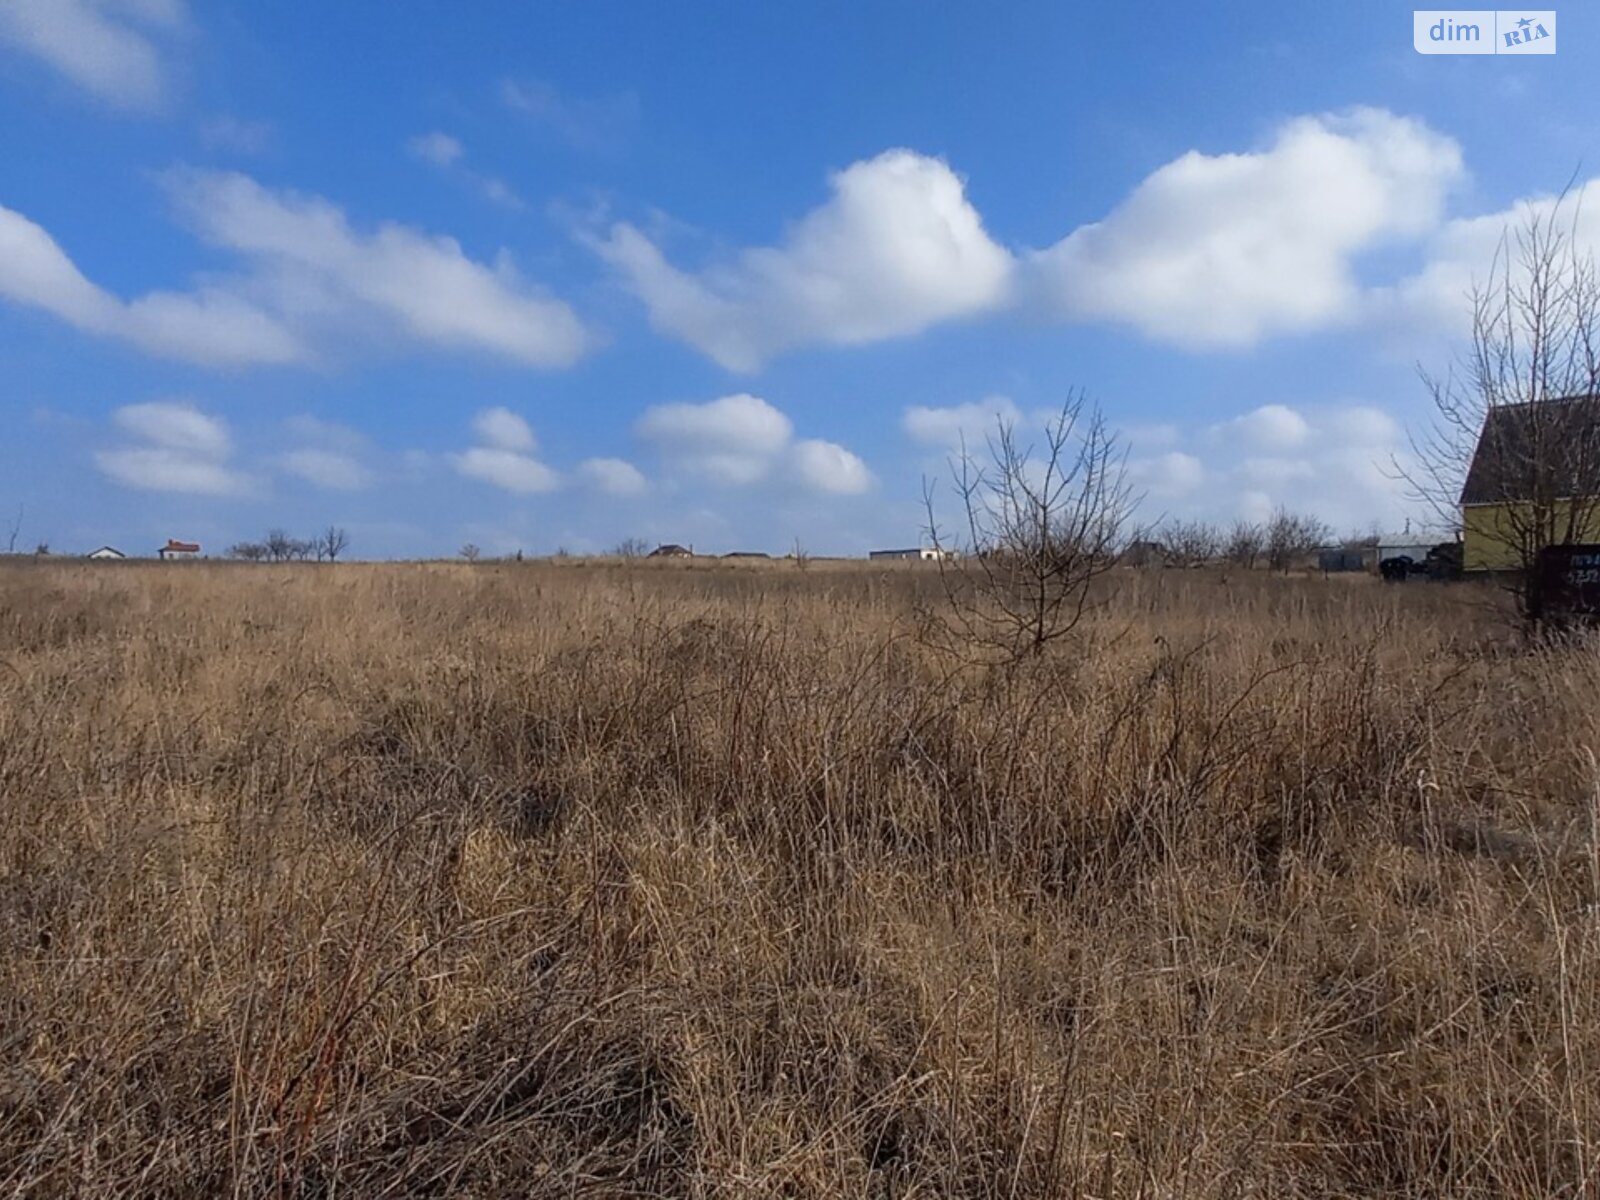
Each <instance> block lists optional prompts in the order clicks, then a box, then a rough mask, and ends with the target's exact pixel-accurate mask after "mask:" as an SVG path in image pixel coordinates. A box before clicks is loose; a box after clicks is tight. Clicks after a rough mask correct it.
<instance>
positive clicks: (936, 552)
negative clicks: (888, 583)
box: [867, 546, 956, 562]
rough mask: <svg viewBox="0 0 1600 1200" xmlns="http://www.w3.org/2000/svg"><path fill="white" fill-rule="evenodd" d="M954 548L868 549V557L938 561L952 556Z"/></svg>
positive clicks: (954, 554) (954, 553) (953, 555)
mask: <svg viewBox="0 0 1600 1200" xmlns="http://www.w3.org/2000/svg"><path fill="white" fill-rule="evenodd" d="M955 556H956V552H955V551H954V550H942V549H940V548H938V547H936V546H923V547H921V548H919V549H915V550H869V551H868V552H867V557H868V558H881V559H895V558H908V559H914V560H917V561H920V562H938V561H939V560H940V559H945V558H954V557H955Z"/></svg>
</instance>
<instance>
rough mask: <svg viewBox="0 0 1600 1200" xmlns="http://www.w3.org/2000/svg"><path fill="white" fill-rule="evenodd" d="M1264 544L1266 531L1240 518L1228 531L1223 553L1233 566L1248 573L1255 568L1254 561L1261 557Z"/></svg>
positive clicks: (1252, 522)
mask: <svg viewBox="0 0 1600 1200" xmlns="http://www.w3.org/2000/svg"><path fill="white" fill-rule="evenodd" d="M1266 543H1267V535H1266V531H1265V530H1264V529H1262V528H1261V526H1260V525H1258V524H1256V523H1255V522H1254V521H1246V520H1244V519H1243V518H1240V519H1239V520H1237V521H1235V522H1234V523H1233V525H1232V527H1231V528H1230V529H1229V530H1228V537H1227V542H1226V543H1225V545H1224V546H1223V553H1224V554H1225V555H1227V558H1228V561H1229V562H1231V563H1232V564H1233V565H1234V566H1236V567H1243V568H1244V569H1245V570H1247V571H1248V570H1251V569H1252V568H1254V567H1255V565H1256V560H1257V559H1258V558H1260V557H1261V552H1262V549H1263V548H1264V547H1265V546H1266Z"/></svg>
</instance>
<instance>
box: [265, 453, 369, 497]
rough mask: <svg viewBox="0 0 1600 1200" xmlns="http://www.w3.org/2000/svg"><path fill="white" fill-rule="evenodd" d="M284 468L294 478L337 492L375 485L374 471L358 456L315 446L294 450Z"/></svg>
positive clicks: (282, 462) (286, 456)
mask: <svg viewBox="0 0 1600 1200" xmlns="http://www.w3.org/2000/svg"><path fill="white" fill-rule="evenodd" d="M280 465H281V466H282V467H283V469H284V470H285V471H287V472H288V473H289V474H291V475H298V476H299V477H300V478H301V479H304V480H306V481H307V482H308V483H313V484H315V485H316V486H317V487H320V488H329V489H331V490H334V491H342V492H353V491H359V490H360V489H361V488H364V487H366V486H367V485H368V484H370V483H371V482H372V472H371V471H369V470H367V468H366V467H365V466H363V465H362V464H361V462H360V460H359V459H357V458H356V457H355V456H354V455H351V454H346V453H344V452H342V451H339V450H323V449H319V448H317V447H314V446H306V447H302V448H301V449H299V450H291V451H289V453H287V454H285V455H284V456H283V458H282V460H281V463H280Z"/></svg>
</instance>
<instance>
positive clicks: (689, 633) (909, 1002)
mask: <svg viewBox="0 0 1600 1200" xmlns="http://www.w3.org/2000/svg"><path fill="white" fill-rule="evenodd" d="M937 593H938V587H937V583H936V581H934V579H933V577H932V576H931V575H930V574H929V573H927V572H925V571H924V572H918V571H910V570H878V569H860V568H857V569H845V568H836V567H829V566H827V565H824V564H816V565H814V566H813V567H812V568H811V569H810V570H807V571H804V572H801V571H797V570H795V569H794V568H793V567H792V566H788V567H784V566H782V565H781V564H774V565H772V566H771V567H770V568H768V569H765V570H749V569H741V570H699V569H694V568H691V569H679V568H660V567H657V566H655V565H652V564H637V565H634V566H631V567H628V566H620V565H612V566H595V565H582V564H565V565H562V566H559V567H555V566H541V565H533V564H529V565H526V566H509V565H508V566H479V567H465V566H338V567H333V568H328V567H316V566H297V567H246V568H228V567H223V566H181V567H152V566H130V567H126V568H116V567H113V568H111V569H98V568H89V567H86V566H54V567H51V566H42V567H37V568H14V569H10V570H7V571H4V572H0V796H3V799H4V805H5V809H4V813H5V824H4V832H3V835H0V1190H3V1191H4V1193H5V1194H8V1195H18V1196H64V1195H162V1196H195V1197H201V1196H206V1197H209V1196H222V1195H252V1196H253V1195H270V1196H313V1195H317V1196H321V1195H327V1196H333V1195H350V1196H411V1195H423V1196H426V1195H439V1196H443V1195H463V1196H465V1195H470V1196H499V1195H507V1196H573V1195H595V1196H718V1197H722V1196H729V1197H732V1196H740V1197H743V1196H785V1197H809V1196H816V1197H823V1196H876V1197H918V1196H920V1197H934V1196H970V1197H1058V1196H1059V1197H1084V1198H1087V1197H1098V1198H1101V1200H1107V1198H1110V1197H1135V1196H1144V1197H1178V1196H1184V1197H1224V1196H1234V1197H1245V1196H1251V1197H1296V1196H1356V1195H1359V1196H1407V1197H1421V1196H1451V1197H1457V1196H1461V1197H1466V1196H1477V1197H1503V1196H1512V1197H1536V1196H1537V1197H1546V1196H1570V1197H1578V1196H1593V1195H1596V1194H1600V993H1597V984H1600V972H1597V968H1600V946H1597V927H1600V909H1597V899H1600V887H1597V867H1596V858H1595V850H1596V839H1595V826H1596V821H1597V799H1596V787H1597V771H1596V767H1595V761H1594V756H1593V747H1594V745H1595V743H1596V735H1597V733H1600V698H1597V695H1596V683H1597V679H1600V671H1597V668H1600V654H1597V651H1596V648H1595V647H1594V646H1592V645H1590V646H1585V645H1578V644H1571V645H1566V646H1561V647H1554V648H1544V649H1530V648H1527V647H1522V646H1518V645H1517V644H1515V643H1514V642H1512V641H1510V640H1508V639H1506V638H1504V637H1503V636H1502V635H1501V634H1500V633H1499V632H1498V629H1497V626H1496V624H1495V623H1494V622H1493V620H1492V619H1491V618H1490V617H1489V616H1487V615H1486V613H1485V610H1484V608H1483V606H1482V605H1481V604H1480V603H1478V597H1477V596H1475V594H1474V593H1473V592H1472V590H1471V589H1463V588H1436V587H1429V586H1420V585H1419V586H1412V585H1407V586H1404V587H1391V588H1384V587H1382V586H1380V585H1378V584H1376V583H1373V582H1371V581H1367V580H1354V581H1353V580H1347V579H1329V580H1323V579H1283V578H1268V577H1261V576H1242V575H1233V576H1231V577H1228V576H1210V575H1199V574H1195V575H1188V574H1182V573H1175V572H1168V573H1165V574H1163V573H1151V574H1146V575H1130V576H1127V577H1125V578H1122V579H1119V580H1117V581H1116V583H1115V585H1114V588H1113V594H1109V595H1108V596H1107V604H1106V606H1105V607H1104V608H1103V609H1102V610H1100V611H1099V613H1098V614H1097V615H1096V616H1095V618H1094V619H1093V620H1092V621H1091V622H1090V625H1089V626H1088V627H1087V628H1086V629H1085V630H1084V633H1083V637H1082V638H1080V639H1078V640H1077V642H1076V644H1075V645H1074V646H1073V647H1071V648H1070V649H1068V648H1062V649H1060V650H1059V651H1052V652H1051V653H1049V654H1047V655H1045V656H1044V657H1043V658H1042V659H1040V660H1038V661H1033V662H1028V663H1025V664H1022V665H1021V666H1018V667H1012V668H1005V667H996V666H977V665H971V664H967V663H963V662H962V661H961V660H960V659H958V658H954V657H951V656H949V655H946V654H942V653H939V652H936V651H935V650H933V649H930V648H928V647H927V646H925V645H924V644H923V643H922V642H921V641H919V639H918V636H917V634H918V628H919V620H921V619H922V618H921V617H919V604H921V603H924V602H929V601H933V600H935V599H936V598H937Z"/></svg>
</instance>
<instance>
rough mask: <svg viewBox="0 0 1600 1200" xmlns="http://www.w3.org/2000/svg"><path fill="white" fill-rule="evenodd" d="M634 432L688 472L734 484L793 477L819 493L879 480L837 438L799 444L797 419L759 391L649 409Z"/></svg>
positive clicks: (853, 489)
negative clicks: (762, 395)
mask: <svg viewBox="0 0 1600 1200" xmlns="http://www.w3.org/2000/svg"><path fill="white" fill-rule="evenodd" d="M633 431H634V434H635V435H636V436H637V437H638V438H639V439H640V440H641V441H643V442H646V443H647V444H649V445H651V446H652V447H654V449H655V450H656V452H657V453H658V454H659V455H660V456H661V457H662V458H663V459H664V460H665V461H666V462H667V464H668V466H669V467H670V468H672V469H673V470H674V471H676V472H677V473H679V474H681V475H685V476H690V477H693V478H697V479H706V480H710V481H711V482H713V483H719V484H726V485H730V486H744V485H748V484H754V483H759V482H762V481H764V480H767V479H770V478H772V477H774V476H775V475H778V476H787V477H788V478H789V479H790V480H792V481H793V482H795V483H798V484H799V485H800V486H801V487H804V488H806V489H807V490H809V491H813V492H823V493H831V494H835V495H849V494H855V493H859V492H863V491H865V490H866V489H867V488H869V487H870V486H871V485H872V474H871V472H870V471H868V470H867V466H866V464H865V463H863V462H862V461H861V460H860V459H859V458H857V457H856V456H855V455H854V454H852V453H851V452H850V451H849V450H847V449H845V448H844V447H843V446H840V445H838V444H836V443H834V442H825V441H821V440H818V439H814V438H807V439H805V440H802V441H799V442H796V441H795V440H794V424H793V422H791V421H790V420H789V418H788V417H786V416H785V415H784V414H783V413H781V412H780V411H778V409H776V408H774V407H773V406H772V405H771V404H768V403H767V402H766V401H765V400H763V399H761V398H760V397H759V396H751V395H749V394H747V393H740V394H739V395H736V396H723V397H722V398H721V399H718V400H712V401H709V402H707V403H705V404H660V405H657V406H656V407H654V408H650V409H647V410H646V411H645V413H644V415H643V416H641V417H640V418H639V419H638V420H637V421H636V422H634V427H633Z"/></svg>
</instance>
